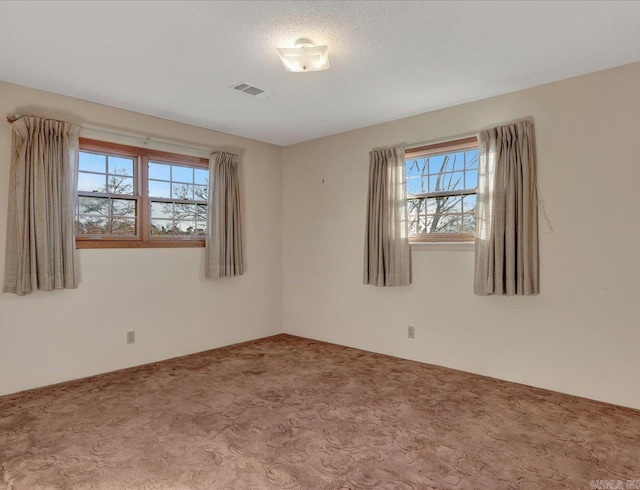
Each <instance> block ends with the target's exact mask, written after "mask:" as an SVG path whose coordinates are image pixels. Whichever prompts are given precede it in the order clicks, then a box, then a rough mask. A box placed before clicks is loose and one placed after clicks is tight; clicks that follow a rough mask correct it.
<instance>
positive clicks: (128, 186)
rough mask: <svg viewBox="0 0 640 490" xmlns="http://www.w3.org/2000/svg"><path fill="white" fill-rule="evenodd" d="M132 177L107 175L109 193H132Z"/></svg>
mask: <svg viewBox="0 0 640 490" xmlns="http://www.w3.org/2000/svg"><path fill="white" fill-rule="evenodd" d="M133 190H134V189H133V178H132V177H121V176H119V175H109V190H108V192H109V193H110V194H133Z"/></svg>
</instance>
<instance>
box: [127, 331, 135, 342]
mask: <svg viewBox="0 0 640 490" xmlns="http://www.w3.org/2000/svg"><path fill="white" fill-rule="evenodd" d="M135 343H136V331H135V330H130V331H128V332H127V344H135Z"/></svg>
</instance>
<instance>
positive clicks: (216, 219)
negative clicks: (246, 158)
mask: <svg viewBox="0 0 640 490" xmlns="http://www.w3.org/2000/svg"><path fill="white" fill-rule="evenodd" d="M238 160H239V157H238V155H233V154H231V153H223V152H220V153H214V154H213V155H211V157H210V159H209V206H208V209H207V212H208V226H207V242H206V246H207V248H206V271H205V276H206V277H233V276H241V275H242V274H244V256H243V251H242V220H241V215H240V184H239V181H238Z"/></svg>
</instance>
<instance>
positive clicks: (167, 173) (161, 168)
mask: <svg viewBox="0 0 640 490" xmlns="http://www.w3.org/2000/svg"><path fill="white" fill-rule="evenodd" d="M149 178H150V179H158V180H171V165H165V164H164V163H149Z"/></svg>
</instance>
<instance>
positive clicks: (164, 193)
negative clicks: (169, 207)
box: [149, 180, 171, 198]
mask: <svg viewBox="0 0 640 490" xmlns="http://www.w3.org/2000/svg"><path fill="white" fill-rule="evenodd" d="M149 196H151V197H164V198H170V197H171V184H170V183H169V182H158V181H157V180H150V181H149Z"/></svg>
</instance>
